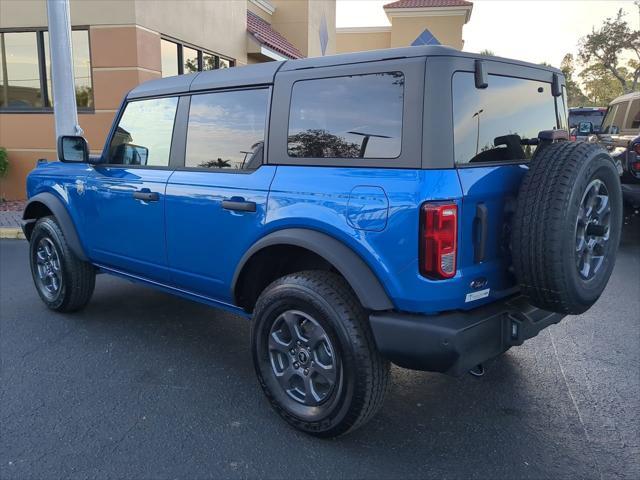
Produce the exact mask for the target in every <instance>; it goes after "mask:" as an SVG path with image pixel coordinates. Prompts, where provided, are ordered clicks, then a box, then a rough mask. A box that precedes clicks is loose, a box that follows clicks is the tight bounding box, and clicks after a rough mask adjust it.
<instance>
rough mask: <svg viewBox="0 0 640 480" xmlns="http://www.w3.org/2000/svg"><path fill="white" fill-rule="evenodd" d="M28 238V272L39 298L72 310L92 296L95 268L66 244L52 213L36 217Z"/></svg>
mask: <svg viewBox="0 0 640 480" xmlns="http://www.w3.org/2000/svg"><path fill="white" fill-rule="evenodd" d="M29 240H30V242H29V258H30V260H31V275H32V277H33V283H34V284H35V286H36V290H37V291H38V294H39V295H40V298H41V299H42V301H43V302H44V303H45V305H46V306H47V307H49V308H50V309H51V310H55V311H57V312H73V311H76V310H80V309H81V308H83V307H84V306H85V305H86V304H87V303H88V302H89V300H90V299H91V295H92V294H93V289H94V286H95V278H96V274H95V269H94V268H93V266H92V265H91V264H90V263H87V262H84V261H82V260H80V259H79V258H78V257H77V256H76V255H75V254H74V253H73V252H72V251H71V249H70V248H69V245H68V244H67V241H66V239H65V238H64V234H63V233H62V230H61V229H60V226H59V225H58V223H57V222H56V220H55V218H54V217H44V218H41V219H40V220H38V221H37V223H36V225H35V227H34V228H33V232H32V233H31V237H30V239H29Z"/></svg>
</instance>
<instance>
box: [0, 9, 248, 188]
mask: <svg viewBox="0 0 640 480" xmlns="http://www.w3.org/2000/svg"><path fill="white" fill-rule="evenodd" d="M187 3H188V4H189V5H188V6H187V8H185V4H187ZM168 4H172V5H170V6H169V5H168ZM178 4H179V5H178ZM114 5H115V6H117V8H114ZM246 8H247V6H246V2H245V1H234V0H229V1H227V0H217V1H216V2H207V1H199V2H191V1H190V2H177V1H171V2H169V1H164V0H137V1H133V0H130V1H118V2H116V3H114V2H113V1H108V0H71V12H70V13H71V23H72V25H73V26H89V42H90V55H91V73H92V84H93V85H92V86H93V98H94V111H92V112H82V111H80V112H79V113H78V121H79V123H80V126H81V127H82V129H83V130H84V132H85V137H86V138H87V141H88V142H89V146H90V148H91V151H92V153H94V154H97V153H100V151H101V150H102V147H103V145H104V142H105V137H106V135H107V133H108V131H109V128H110V126H111V123H112V121H113V117H114V115H115V113H116V111H117V109H118V107H119V105H120V102H121V101H122V98H123V96H124V95H125V93H126V92H127V91H129V90H130V89H132V88H133V87H135V86H136V85H138V84H140V83H142V82H145V81H147V80H151V79H154V78H160V77H161V61H160V38H161V36H160V33H162V34H163V35H167V36H170V37H173V38H176V39H178V40H180V41H183V42H187V43H191V44H193V45H196V46H198V47H201V48H204V49H207V50H211V51H214V52H216V53H220V54H222V55H225V56H228V57H232V58H235V59H236V61H237V63H238V64H239V65H242V64H246V63H247V53H246V48H247V44H246ZM205 18H207V19H209V20H205ZM46 25H47V12H46V2H45V0H22V1H10V2H7V1H0V28H21V27H24V28H28V27H43V26H46ZM211 32H216V34H215V35H212V34H211ZM55 138H56V137H55V126H54V117H53V113H51V112H46V113H31V112H30V113H0V146H3V147H5V148H6V149H7V153H8V156H9V174H8V176H7V177H6V178H4V179H2V180H0V197H2V198H5V199H8V200H13V199H21V198H24V197H25V178H26V175H27V173H28V172H29V171H30V170H31V169H32V168H33V166H34V164H35V162H36V160H37V159H39V158H48V159H53V158H55V157H56V150H55Z"/></svg>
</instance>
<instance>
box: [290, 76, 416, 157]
mask: <svg viewBox="0 0 640 480" xmlns="http://www.w3.org/2000/svg"><path fill="white" fill-rule="evenodd" d="M403 102H404V75H403V74H402V73H401V72H388V73H375V74H367V75H352V76H348V77H333V78H321V79H314V80H301V81H298V82H296V83H295V84H294V85H293V91H292V94H291V111H290V113H289V134H288V145H287V150H288V153H289V156H291V157H304V158H389V159H391V158H397V157H398V156H400V150H401V138H402V111H403Z"/></svg>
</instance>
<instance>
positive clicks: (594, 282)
mask: <svg viewBox="0 0 640 480" xmlns="http://www.w3.org/2000/svg"><path fill="white" fill-rule="evenodd" d="M595 179H599V180H601V181H602V182H603V183H604V184H605V186H606V188H607V190H608V192H609V202H610V204H611V207H610V223H609V240H608V242H607V245H606V250H605V253H604V260H603V263H602V266H601V267H600V270H599V271H598V272H597V273H596V275H595V276H594V277H593V278H591V279H589V280H585V279H583V278H582V277H581V276H580V274H579V272H578V269H577V265H576V261H575V240H576V238H575V235H576V230H575V225H576V222H577V218H578V213H579V209H580V207H581V202H582V197H583V195H584V193H585V191H586V189H587V186H588V185H589V184H590V183H591V182H592V181H593V180H595ZM621 212H622V193H621V190H620V180H619V178H618V172H617V171H616V169H615V166H614V165H613V164H612V162H611V159H610V158H609V157H608V155H607V154H606V153H604V152H595V154H594V155H593V157H592V158H591V159H589V160H588V161H586V162H584V163H583V167H582V168H581V169H580V170H579V172H578V175H577V177H576V182H575V187H574V188H573V189H572V190H571V196H570V198H569V208H568V209H567V215H566V217H565V222H566V223H565V225H567V226H568V227H569V226H570V228H567V229H566V230H565V231H564V232H563V238H562V244H563V249H562V250H563V259H564V262H563V263H564V265H563V267H564V268H563V269H564V271H565V272H567V275H566V279H567V285H566V287H567V289H568V290H569V295H570V298H573V299H575V300H576V303H577V304H576V305H574V307H575V310H576V311H586V310H587V309H588V308H589V307H590V306H591V305H592V304H593V303H594V302H595V301H596V300H597V299H598V298H599V297H600V295H601V294H602V291H603V290H604V288H605V286H606V285H607V282H608V281H609V278H610V276H611V273H612V271H613V267H614V265H615V257H616V251H617V248H618V243H619V241H620V232H621V227H622V214H621Z"/></svg>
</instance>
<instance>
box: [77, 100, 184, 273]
mask: <svg viewBox="0 0 640 480" xmlns="http://www.w3.org/2000/svg"><path fill="white" fill-rule="evenodd" d="M177 104H178V98H176V97H171V98H157V99H148V100H138V101H132V102H129V103H128V104H127V106H126V107H125V110H124V112H123V114H122V116H121V118H120V120H119V122H118V125H117V127H116V128H115V129H114V130H113V132H112V138H111V140H110V143H109V147H108V148H107V149H105V152H104V154H103V156H105V157H106V158H105V159H104V160H105V162H104V163H103V164H100V165H97V166H96V167H95V168H94V169H93V172H92V173H91V174H90V175H89V176H88V177H87V180H86V186H85V188H84V192H85V193H84V195H85V209H84V210H85V212H84V213H85V219H86V225H87V232H86V234H87V243H88V248H89V251H90V256H91V258H92V260H93V261H94V262H95V263H97V264H99V265H102V266H104V267H108V268H113V269H116V270H121V271H123V272H125V273H128V274H133V275H136V276H140V277H143V278H146V279H150V280H154V281H158V282H162V283H165V282H167V281H168V279H169V276H168V273H167V253H166V242H165V215H164V210H165V190H166V185H167V180H168V178H169V177H170V176H171V173H172V172H173V170H172V168H170V166H169V164H170V161H169V158H170V151H171V140H172V136H173V126H174V118H175V114H176V109H177Z"/></svg>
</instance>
